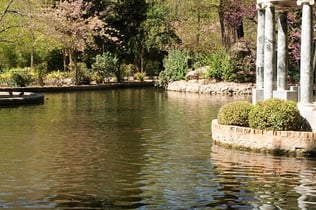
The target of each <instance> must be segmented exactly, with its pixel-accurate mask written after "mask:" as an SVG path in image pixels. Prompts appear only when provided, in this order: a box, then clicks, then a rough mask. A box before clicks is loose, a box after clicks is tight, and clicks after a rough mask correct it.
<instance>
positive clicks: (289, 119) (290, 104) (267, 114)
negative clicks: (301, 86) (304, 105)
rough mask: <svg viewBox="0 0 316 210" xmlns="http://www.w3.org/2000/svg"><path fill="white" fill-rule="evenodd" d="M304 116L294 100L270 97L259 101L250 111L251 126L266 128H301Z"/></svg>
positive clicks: (281, 129) (284, 129) (282, 129)
mask: <svg viewBox="0 0 316 210" xmlns="http://www.w3.org/2000/svg"><path fill="white" fill-rule="evenodd" d="M301 123H302V117H301V115H300V112H299V110H298V108H297V104H296V102H294V101H285V100H280V99H268V100H264V101H260V102H258V103H257V104H256V105H255V106H254V107H253V109H252V110H251V111H250V112H249V126H250V127H251V128H256V129H266V130H280V131H287V130H293V131H296V130H300V129H301V126H302V125H301Z"/></svg>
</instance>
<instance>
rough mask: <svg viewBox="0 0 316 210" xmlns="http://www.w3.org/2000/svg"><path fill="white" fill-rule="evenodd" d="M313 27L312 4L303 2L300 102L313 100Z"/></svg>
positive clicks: (306, 102)
mask: <svg viewBox="0 0 316 210" xmlns="http://www.w3.org/2000/svg"><path fill="white" fill-rule="evenodd" d="M312 28H313V25H312V6H311V5H309V4H307V3H303V9H302V35H301V36H302V37H301V66H300V86H301V91H300V93H301V94H300V100H301V101H300V102H301V103H303V104H308V103H312V101H313V73H312Z"/></svg>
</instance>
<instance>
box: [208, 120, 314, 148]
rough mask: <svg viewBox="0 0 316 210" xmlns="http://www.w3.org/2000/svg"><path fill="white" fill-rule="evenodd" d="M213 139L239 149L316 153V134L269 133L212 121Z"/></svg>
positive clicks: (296, 132)
mask: <svg viewBox="0 0 316 210" xmlns="http://www.w3.org/2000/svg"><path fill="white" fill-rule="evenodd" d="M212 139H213V141H214V142H215V143H220V144H224V145H228V146H231V147H237V148H247V149H251V150H259V151H268V152H280V153H316V132H299V131H271V130H270V131H268V130H258V129H252V128H248V127H239V126H230V125H220V124H218V122H217V120H216V119H215V120H213V121H212Z"/></svg>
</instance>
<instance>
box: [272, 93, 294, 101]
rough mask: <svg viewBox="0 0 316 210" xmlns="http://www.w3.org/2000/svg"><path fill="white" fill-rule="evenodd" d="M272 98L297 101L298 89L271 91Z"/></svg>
mask: <svg viewBox="0 0 316 210" xmlns="http://www.w3.org/2000/svg"><path fill="white" fill-rule="evenodd" d="M273 98H278V99H282V100H291V101H295V102H298V91H296V90H275V91H273Z"/></svg>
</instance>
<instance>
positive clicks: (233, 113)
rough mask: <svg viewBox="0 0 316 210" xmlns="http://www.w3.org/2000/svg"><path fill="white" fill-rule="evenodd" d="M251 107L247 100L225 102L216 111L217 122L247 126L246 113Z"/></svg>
mask: <svg viewBox="0 0 316 210" xmlns="http://www.w3.org/2000/svg"><path fill="white" fill-rule="evenodd" d="M251 109H252V104H251V103H249V102H247V101H236V102H231V103H228V104H225V105H224V106H222V107H221V108H220V110H219V112H218V115H217V120H218V123H220V124H222V125H237V126H244V127H248V125H249V124H248V113H249V112H250V110H251Z"/></svg>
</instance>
